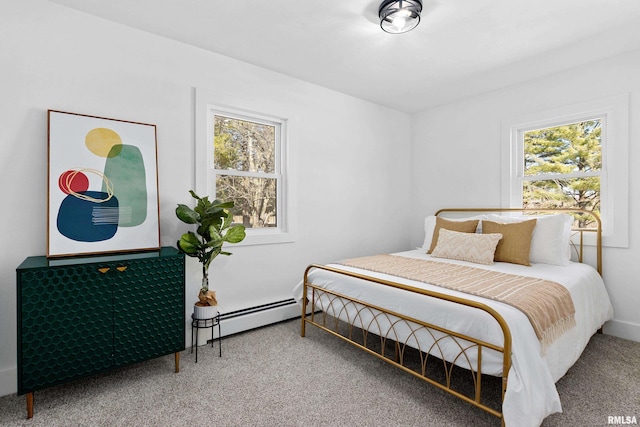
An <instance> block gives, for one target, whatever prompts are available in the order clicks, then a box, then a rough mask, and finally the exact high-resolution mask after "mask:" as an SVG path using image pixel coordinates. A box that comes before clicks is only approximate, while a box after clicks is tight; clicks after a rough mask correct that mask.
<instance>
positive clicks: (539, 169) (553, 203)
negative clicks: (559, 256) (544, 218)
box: [517, 117, 606, 228]
mask: <svg viewBox="0 0 640 427" xmlns="http://www.w3.org/2000/svg"><path fill="white" fill-rule="evenodd" d="M602 126H603V120H602V118H600V117H593V118H588V119H587V118H585V119H584V120H583V121H580V122H576V123H562V124H558V125H555V126H551V127H545V128H541V129H528V130H525V129H521V130H519V131H518V134H517V138H518V139H519V140H521V143H522V162H519V164H518V165H517V166H518V167H521V168H522V170H521V171H518V173H517V181H520V183H521V184H520V185H521V189H522V196H521V197H522V207H524V208H540V209H552V208H578V209H583V210H587V211H591V212H595V213H597V214H600V205H601V203H600V187H601V183H602V184H603V185H602V186H603V187H604V188H606V182H602V181H603V180H604V179H605V177H606V173H605V171H604V170H603V163H602ZM518 145H520V144H518ZM591 218H592V217H591V216H589V215H578V216H577V218H576V222H577V223H578V224H577V225H578V226H579V227H580V228H587V227H589V226H593V225H594V224H592V222H593V220H592V219H591Z"/></svg>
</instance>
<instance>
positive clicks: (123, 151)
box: [47, 110, 160, 258]
mask: <svg viewBox="0 0 640 427" xmlns="http://www.w3.org/2000/svg"><path fill="white" fill-rule="evenodd" d="M47 193H48V195H47V211H48V221H47V257H49V258H54V257H66V256H76V255H88V254H104V253H117V252H129V251H145V250H157V249H159V248H160V223H159V212H160V203H159V197H158V157H157V134H156V126H155V125H152V124H146V123H137V122H132V121H126V120H117V119H110V118H104V117H96V116H90V115H84V114H78V113H69V112H64V111H56V110H48V191H47Z"/></svg>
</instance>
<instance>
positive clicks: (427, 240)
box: [422, 215, 485, 251]
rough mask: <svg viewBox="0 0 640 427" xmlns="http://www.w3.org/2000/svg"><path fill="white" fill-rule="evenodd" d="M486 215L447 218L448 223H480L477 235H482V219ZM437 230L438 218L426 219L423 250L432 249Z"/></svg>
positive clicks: (429, 217)
mask: <svg viewBox="0 0 640 427" xmlns="http://www.w3.org/2000/svg"><path fill="white" fill-rule="evenodd" d="M484 217H485V216H484V215H476V216H470V217H468V218H445V219H446V220H447V221H472V220H474V219H477V220H479V221H478V227H477V228H476V233H482V219H483V218H484ZM435 228H436V217H435V216H434V215H430V216H428V217H426V218H425V219H424V243H423V244H422V249H424V250H426V251H428V250H429V249H430V248H431V240H432V239H433V230H435Z"/></svg>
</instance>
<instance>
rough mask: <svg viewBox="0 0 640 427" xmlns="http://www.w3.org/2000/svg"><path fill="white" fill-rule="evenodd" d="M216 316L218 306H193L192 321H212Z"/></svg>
mask: <svg viewBox="0 0 640 427" xmlns="http://www.w3.org/2000/svg"><path fill="white" fill-rule="evenodd" d="M217 314H218V306H216V305H203V306H201V305H194V306H193V318H194V319H213V318H214V317H216V315H217Z"/></svg>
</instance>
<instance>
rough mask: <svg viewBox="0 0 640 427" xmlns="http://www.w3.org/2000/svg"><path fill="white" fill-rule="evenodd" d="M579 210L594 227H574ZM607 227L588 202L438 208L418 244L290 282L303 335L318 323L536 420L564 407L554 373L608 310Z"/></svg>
mask: <svg viewBox="0 0 640 427" xmlns="http://www.w3.org/2000/svg"><path fill="white" fill-rule="evenodd" d="M450 216H458V217H460V216H463V218H448V217H450ZM576 217H579V218H580V219H581V220H583V221H584V220H585V218H589V221H591V222H592V224H593V225H592V228H579V229H573V228H572V224H573V222H574V219H575V218H576ZM474 222H475V224H474ZM465 227H466V231H462V229H464V228H465ZM443 230H444V231H443ZM601 235H602V234H601V223H600V219H599V218H598V217H597V215H595V214H593V213H591V212H588V211H582V210H553V211H550V210H527V209H443V210H440V211H438V212H437V213H436V214H435V215H433V216H430V217H427V218H426V219H425V242H424V244H423V246H422V247H421V248H417V249H415V250H410V251H405V252H399V253H394V254H384V255H374V256H369V257H360V258H355V259H350V260H343V261H340V262H338V263H335V264H328V265H317V264H312V265H310V266H309V267H308V268H307V269H306V271H305V274H304V279H303V281H302V282H301V283H300V284H298V286H296V288H295V289H294V296H295V298H296V299H297V300H299V301H300V302H301V303H302V322H301V335H302V336H304V335H305V327H306V325H313V326H316V327H318V328H320V329H322V330H324V331H327V332H329V333H331V334H333V335H335V336H337V337H339V338H342V339H344V340H346V341H348V342H350V343H352V344H354V345H355V346H357V347H359V348H361V349H363V350H364V351H366V352H367V353H370V354H373V355H375V356H377V357H379V358H381V359H383V360H385V361H387V362H388V363H390V364H392V365H395V366H397V367H399V368H400V369H402V370H404V371H406V372H408V373H410V374H413V375H415V376H417V377H419V378H421V379H423V380H425V381H426V382H428V383H431V384H433V385H435V386H436V387H439V388H441V389H443V390H445V391H447V392H449V393H451V394H453V395H455V396H457V397H459V398H461V399H463V400H465V401H467V402H469V403H470V404H472V405H474V406H476V407H478V408H481V409H483V410H485V411H487V412H489V413H490V414H492V415H495V416H496V417H497V418H498V419H499V420H501V421H502V423H503V424H504V425H507V426H516V425H517V426H522V425H531V426H538V425H540V424H541V423H542V420H543V419H544V418H545V417H547V416H548V415H550V414H552V413H555V412H561V410H562V408H561V402H560V398H559V396H558V393H557V391H556V388H555V382H556V381H558V380H559V379H560V378H561V377H562V376H564V374H565V373H566V372H567V370H568V369H569V368H570V367H571V366H572V365H573V364H574V363H575V362H576V360H577V359H578V358H579V357H580V354H581V353H582V351H583V350H584V348H585V346H586V345H587V343H588V341H589V339H590V337H591V336H592V335H593V334H594V333H596V332H597V331H598V330H599V329H600V328H601V327H602V325H603V324H604V323H605V322H606V321H608V320H610V319H611V318H612V316H613V310H612V307H611V303H610V300H609V297H608V295H607V292H606V288H605V286H604V283H603V281H602V278H601V276H602V244H601ZM498 236H499V237H498ZM494 243H495V244H494ZM587 243H588V245H587ZM427 252H430V253H427ZM489 254H490V256H489ZM489 258H491V259H489ZM587 258H589V260H590V261H591V263H592V264H593V266H592V265H590V263H587V262H585V261H587ZM461 275H463V276H461ZM441 276H442V277H441ZM451 278H454V279H455V280H453V283H452V280H451ZM463 278H464V279H463ZM480 282H483V283H484V282H486V285H487V286H486V287H487V288H489V291H487V290H483V291H482V292H480V291H477V290H476V288H477V286H479V285H478V284H479V283H480ZM503 282H504V283H503ZM433 283H436V284H437V285H434V284H433ZM543 285H544V286H543ZM547 286H548V288H547ZM492 289H493V290H494V291H495V292H494V293H492ZM505 289H508V291H506V292H505V291H504V290H505ZM511 290H517V292H515V291H514V292H511ZM547 290H549V292H547ZM487 292H488V293H487ZM520 292H522V295H524V294H525V293H531V292H533V294H532V295H533V297H532V298H533V299H534V300H536V301H535V303H528V302H527V301H529V300H528V299H525V298H524V296H520ZM512 293H513V294H516V295H515V296H516V298H515V300H516V301H515V302H514V299H513V298H512V299H505V298H504V295H507V294H512ZM547 293H548V295H549V296H548V297H546V299H543V298H541V297H540V295H542V294H545V295H546V294H547ZM496 295H497V296H496ZM507 297H508V298H511V297H513V295H507ZM547 299H548V301H547ZM552 300H553V301H552ZM560 306H562V307H560ZM536 310H537V311H538V313H536ZM549 313H555V314H554V315H551V314H549ZM554 316H555V317H554ZM457 376H465V377H467V378H470V379H468V380H464V381H466V383H465V382H464V381H463V384H465V385H463V386H460V380H458V379H457ZM487 377H489V378H494V380H493V381H491V380H487ZM495 377H498V378H501V380H498V381H496V380H495ZM487 383H488V384H489V385H496V384H497V387H499V388H500V390H498V391H497V392H495V391H491V390H485V389H484V387H483V386H484V385H485V384H487ZM469 384H470V385H469ZM491 393H493V395H494V396H495V395H496V393H497V395H498V400H499V404H498V405H497V406H496V405H495V403H493V404H492V403H487V402H486V401H487V400H489V401H491V398H490V397H491V396H492V394H491ZM486 396H489V398H487V397H486Z"/></svg>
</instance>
